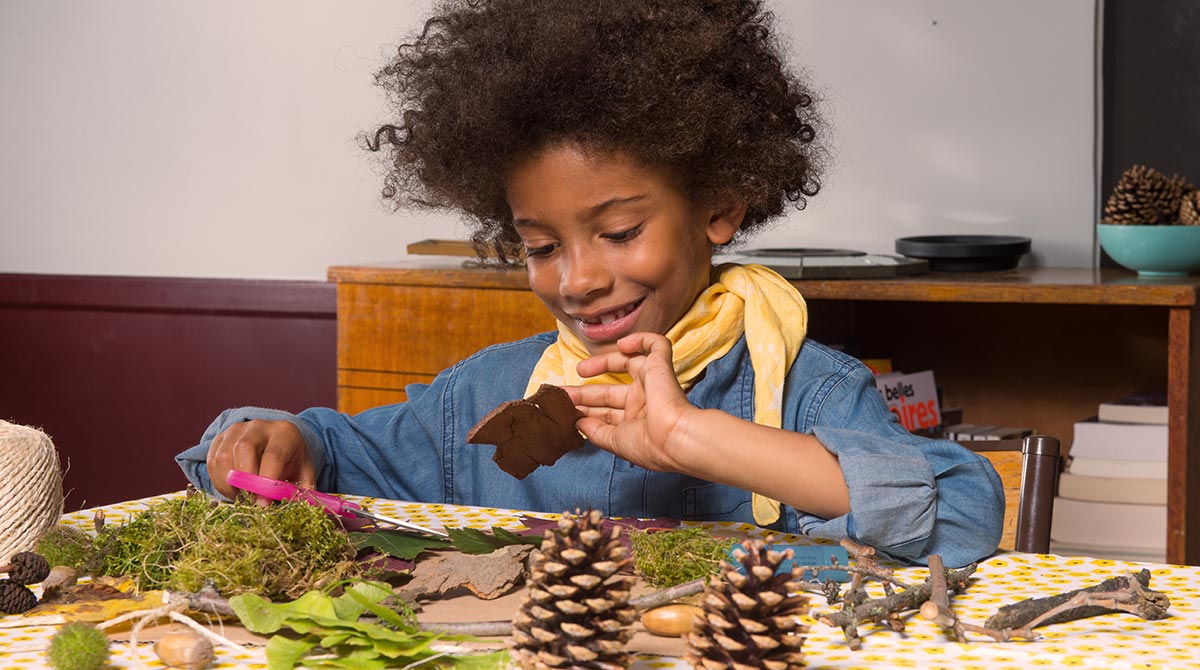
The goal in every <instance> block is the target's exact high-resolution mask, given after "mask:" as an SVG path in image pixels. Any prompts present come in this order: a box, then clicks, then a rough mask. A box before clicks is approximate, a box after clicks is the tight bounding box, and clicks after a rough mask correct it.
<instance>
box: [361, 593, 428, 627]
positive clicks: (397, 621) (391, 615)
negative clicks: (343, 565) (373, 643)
mask: <svg viewBox="0 0 1200 670" xmlns="http://www.w3.org/2000/svg"><path fill="white" fill-rule="evenodd" d="M344 595H346V596H348V597H349V598H350V599H352V600H354V601H356V602H357V603H358V604H359V605H361V606H362V607H363V608H365V609H366V610H367V611H369V612H370V613H371V614H374V615H375V616H376V617H378V618H379V619H380V620H381V621H385V622H387V623H390V624H392V626H394V627H396V628H398V629H400V630H402V631H404V632H406V633H412V632H415V631H416V630H417V627H416V626H414V625H413V621H412V620H411V619H409V618H405V617H403V616H401V615H399V614H397V613H396V612H394V611H392V610H390V609H388V608H387V607H384V606H383V605H380V604H379V602H378V601H373V600H371V599H370V598H368V597H367V596H365V595H363V594H362V593H359V592H358V591H355V590H353V589H351V590H349V591H346V593H345V594H344Z"/></svg>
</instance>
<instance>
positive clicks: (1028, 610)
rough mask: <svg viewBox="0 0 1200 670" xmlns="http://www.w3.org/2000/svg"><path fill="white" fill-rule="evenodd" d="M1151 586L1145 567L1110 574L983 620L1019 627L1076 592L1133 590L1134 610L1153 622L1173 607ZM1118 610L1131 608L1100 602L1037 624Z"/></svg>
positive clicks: (1009, 607) (997, 627) (993, 625)
mask: <svg viewBox="0 0 1200 670" xmlns="http://www.w3.org/2000/svg"><path fill="white" fill-rule="evenodd" d="M1131 580H1135V581H1136V582H1137V583H1136V585H1134V584H1133V583H1131ZM1149 586H1150V571H1149V570H1146V569H1144V568H1143V569H1142V571H1141V572H1138V573H1136V574H1131V575H1118V576H1116V577H1110V578H1108V579H1106V580H1104V581H1102V582H1100V583H1099V584H1096V585H1094V586H1089V587H1087V588H1083V589H1076V590H1074V591H1068V592H1066V593H1060V594H1058V595H1053V596H1047V597H1045V598H1030V599H1028V600H1022V601H1020V602H1017V603H1013V604H1011V605H1005V606H1003V607H1001V608H1000V609H998V610H996V613H995V614H993V615H992V616H990V617H988V620H987V621H985V622H983V625H984V627H985V628H991V629H995V630H1003V629H1005V628H1010V629H1019V628H1022V627H1024V626H1025V625H1027V624H1028V623H1029V622H1031V621H1034V620H1035V619H1037V618H1038V617H1039V616H1042V615H1043V614H1045V613H1047V612H1049V611H1050V610H1052V609H1054V608H1055V607H1058V606H1060V605H1062V604H1063V603H1066V602H1068V601H1069V600H1071V598H1073V597H1074V596H1075V595H1076V594H1080V593H1083V594H1089V593H1095V594H1106V595H1107V594H1111V593H1113V592H1117V591H1132V592H1133V594H1132V595H1134V596H1135V597H1134V598H1133V600H1132V605H1133V609H1132V613H1134V614H1137V615H1138V616H1140V617H1142V618H1143V619H1147V620H1151V621H1153V620H1155V619H1163V618H1166V616H1167V609H1168V608H1170V607H1171V601H1170V599H1169V598H1167V595H1166V594H1165V593H1162V592H1160V591H1154V590H1151V589H1149ZM1115 611H1131V610H1127V609H1122V610H1115V609H1113V608H1111V607H1104V606H1100V605H1087V606H1084V607H1075V608H1072V609H1069V610H1065V611H1063V612H1061V613H1059V614H1055V615H1054V616H1051V617H1048V618H1046V619H1045V620H1043V621H1039V622H1038V624H1037V625H1038V626H1046V625H1049V624H1054V623H1062V622H1064V621H1074V620H1075V619H1085V618H1087V617H1093V616H1097V615H1100V614H1112V613H1113V612H1115Z"/></svg>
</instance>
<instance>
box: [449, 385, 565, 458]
mask: <svg viewBox="0 0 1200 670" xmlns="http://www.w3.org/2000/svg"><path fill="white" fill-rule="evenodd" d="M582 417H583V412H580V411H579V410H578V409H576V408H575V403H573V402H571V396H569V395H567V392H566V391H564V390H562V389H561V388H559V387H557V386H552V385H550V384H542V385H541V386H540V387H539V388H538V390H537V393H534V394H533V395H531V396H529V397H528V398H526V399H524V400H511V401H509V402H506V403H504V404H503V405H500V406H499V407H497V408H496V409H494V410H492V411H491V412H488V415H487V416H485V417H483V419H482V420H480V422H479V423H477V424H475V427H474V428H472V429H471V432H469V433H467V442H469V443H471V444H493V445H495V446H496V453H495V454H494V455H493V456H492V460H494V461H496V465H499V466H500V469H501V470H503V471H505V472H507V473H508V474H510V475H512V476H513V477H516V478H517V479H524V478H525V476H526V475H528V474H529V473H531V472H533V471H534V470H536V469H537V468H538V466H539V465H554V463H555V462H556V461H557V460H558V459H559V457H560V456H562V455H563V454H565V453H567V452H568V451H572V450H575V449H578V448H579V447H582V446H583V436H582V435H580V434H579V431H578V430H575V422H576V421H578V420H579V419H581V418H582Z"/></svg>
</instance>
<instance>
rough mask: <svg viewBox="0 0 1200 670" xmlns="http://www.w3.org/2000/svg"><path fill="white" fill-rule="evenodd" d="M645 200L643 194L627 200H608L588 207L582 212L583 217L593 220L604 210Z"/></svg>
mask: <svg viewBox="0 0 1200 670" xmlns="http://www.w3.org/2000/svg"><path fill="white" fill-rule="evenodd" d="M645 199H646V196H645V195H644V194H643V195H633V196H629V197H628V198H609V199H608V200H605V201H604V202H602V203H600V204H598V205H592V206H591V207H588V208H587V209H586V210H584V212H583V215H584V217H585V218H589V219H591V218H595V217H597V216H600V215H601V214H603V213H604V212H605V210H609V209H612V208H613V207H620V206H622V205H629V204H632V203H635V202H639V201H641V200H645Z"/></svg>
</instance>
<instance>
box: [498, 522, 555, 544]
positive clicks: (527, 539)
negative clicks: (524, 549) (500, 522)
mask: <svg viewBox="0 0 1200 670" xmlns="http://www.w3.org/2000/svg"><path fill="white" fill-rule="evenodd" d="M492 534H493V535H495V536H496V537H497V538H498V539H501V540H504V541H505V542H507V543H508V544H528V545H530V546H533V547H538V548H541V546H542V540H543V538H542V536H541V535H517V534H516V533H514V532H512V531H511V530H505V529H504V528H501V527H500V526H492Z"/></svg>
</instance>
